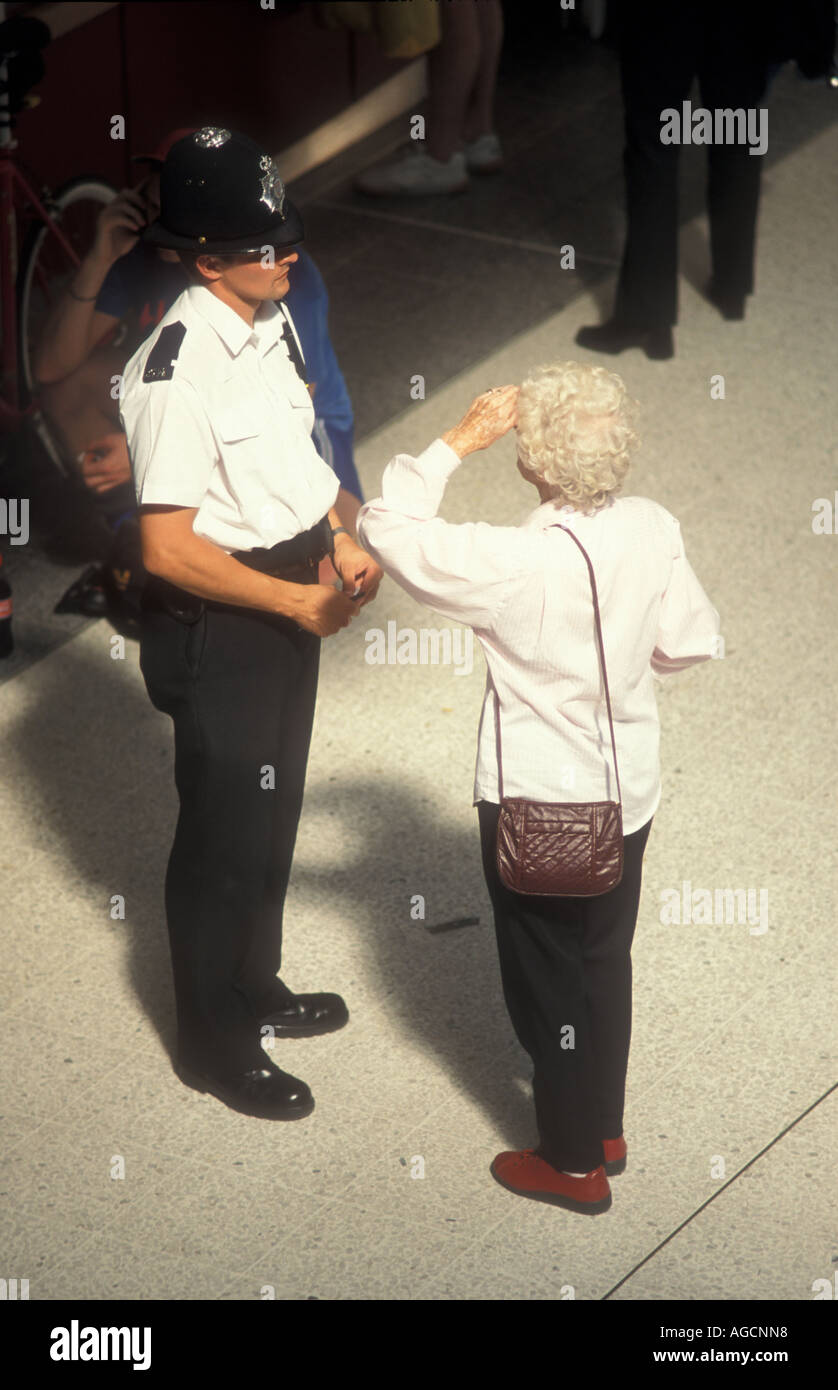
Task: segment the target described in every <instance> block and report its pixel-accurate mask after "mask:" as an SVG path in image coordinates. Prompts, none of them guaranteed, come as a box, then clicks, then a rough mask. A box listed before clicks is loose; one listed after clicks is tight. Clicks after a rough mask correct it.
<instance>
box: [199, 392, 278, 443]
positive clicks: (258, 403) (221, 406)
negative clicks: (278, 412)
mask: <svg viewBox="0 0 838 1390" xmlns="http://www.w3.org/2000/svg"><path fill="white" fill-rule="evenodd" d="M212 415H213V424H214V425H215V429H216V432H217V434H218V438H219V439H220V440H221V441H222V443H224V444H236V443H238V442H239V440H242V439H256V438H257V437H258V436H259V435H260V434H264V433H265V432H266V430H267V428H268V421H267V418H266V411H265V401H264V399H262V398H261V397H260V396H259V395H257V394H256V392H255V391H254V390H253V388H252V387H251V385H250V384H249V383H247V384H245V385H237V384H236V383H235V382H227V383H225V385H224V386H223V387H222V388H221V389H220V390H219V391H218V393H217V395H216V399H215V402H214V408H213V412H212Z"/></svg>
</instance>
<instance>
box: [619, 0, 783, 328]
mask: <svg viewBox="0 0 838 1390" xmlns="http://www.w3.org/2000/svg"><path fill="white" fill-rule="evenodd" d="M617 10H618V16H619V35H620V37H619V45H620V73H621V80H622V92H623V106H624V113H625V135H626V143H625V152H624V156H623V162H624V169H625V180H626V218H627V232H626V243H625V247H624V251H623V258H622V263H621V267H620V277H619V282H618V287H617V298H616V303H615V310H614V312H615V317H617V318H619V319H621V320H623V321H624V322H626V323H628V324H632V325H635V326H637V327H644V328H650V327H664V326H666V325H671V324H674V323H677V320H678V155H679V150H680V146H679V145H677V144H676V145H663V144H661V139H660V136H661V129H662V123H661V115H662V112H663V111H664V110H668V109H674V110H675V111H676V112H678V114H679V116H680V115H681V114H682V103H683V102H685V101H687V100H688V98H689V97H690V94H691V90H692V86H693V81H694V79H695V77H696V76H698V78H699V82H700V90H701V104H702V105H703V106H704V107H706V108H707V109H709V110H711V111H715V110H717V109H718V110H724V109H728V108H729V109H732V110H735V109H738V108H745V109H746V108H748V107H756V106H758V105H759V102H760V100H761V99H762V97H763V96H764V94H765V89H766V82H767V75H768V74H767V68H766V66H765V63H764V62H763V61H762V60H761V59H760V57H759V55H758V52H757V51H756V50H757V47H758V46H757V45H755V42H754V33H755V30H756V27H757V26H758V24H759V9H758V6H754V5H751V6H750V7H744V6H742V5H741V4H736V5H730V4H729V3H728V0H677V3H673V0H622V2H621V3H620V4H619V5H618V7H617ZM681 135H682V137H683V135H684V132H683V129H682V131H681ZM707 153H708V160H709V178H708V193H707V196H708V214H709V219H710V240H711V257H712V262H713V278H714V281H715V283H716V285H717V287H718V288H719V289H720V290H721V291H722V292H723V293H740V294H746V293H750V291H751V290H752V289H753V256H754V239H755V230H756V215H757V204H758V199H759V179H760V168H761V164H762V159H761V157H760V156H757V155H750V154H749V153H748V149H747V146H746V145H718V146H714V145H709V146H708V147H707Z"/></svg>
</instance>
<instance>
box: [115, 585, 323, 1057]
mask: <svg viewBox="0 0 838 1390" xmlns="http://www.w3.org/2000/svg"><path fill="white" fill-rule="evenodd" d="M319 646H320V644H319V639H318V638H316V637H314V636H313V635H312V634H310V633H305V632H300V631H298V630H297V629H296V627H295V626H294V625H293V624H291V623H288V622H287V621H286V620H283V619H275V618H272V617H270V616H268V615H262V614H259V613H254V612H252V611H250V610H244V609H224V610H218V609H210V610H209V611H207V612H206V613H205V614H204V616H203V617H202V618H201V619H200V620H199V621H198V622H197V623H195V624H193V625H191V626H189V625H186V624H182V623H180V622H178V621H177V620H175V619H174V618H172V617H170V616H169V615H168V613H165V612H158V611H153V612H150V611H148V610H146V611H145V612H144V615H143V630H142V636H141V657H140V662H141V668H142V671H143V675H144V677H145V681H146V685H147V688H148V691H149V694H150V696H151V699H152V701H153V703H154V704H155V705H156V706H157V708H158V709H161V710H163V711H165V712H166V713H167V714H169V715H170V716H171V718H172V720H173V722H174V735H175V780H176V784H177V789H178V795H179V798H180V814H179V817H178V824H177V830H176V833H175V839H174V844H173V846H172V851H171V855H170V859H169V866H168V870H167V875H166V914H167V921H168V927H169V939H170V944H171V951H172V967H173V973H174V981H175V995H176V1000H177V1011H178V1048H179V1056H180V1059H181V1060H182V1061H184V1062H186V1063H188V1064H192V1065H199V1066H201V1068H202V1069H204V1070H206V1071H216V1072H224V1071H230V1072H232V1071H235V1070H239V1069H246V1068H248V1067H253V1066H259V1065H261V1064H262V1063H263V1061H264V1058H263V1054H262V1052H261V1049H260V1047H259V1041H258V1040H259V1033H258V998H257V996H264V995H267V994H268V993H269V991H270V990H271V987H272V983H273V979H272V977H273V974H274V971H275V970H276V969H278V968H279V963H280V955H281V939H282V906H283V900H284V895H285V887H286V885H287V881H288V871H289V869H290V863H291V856H292V854H293V846H294V837H295V835H296V828H297V820H298V817H299V813H300V806H301V802H302V795H303V784H304V779H305V768H306V760H307V755H308V740H309V734H310V729H311V719H312V714H313V705H314V699H315V694H316V685H317V662H318V658H319ZM271 781H273V786H271V785H270V782H271Z"/></svg>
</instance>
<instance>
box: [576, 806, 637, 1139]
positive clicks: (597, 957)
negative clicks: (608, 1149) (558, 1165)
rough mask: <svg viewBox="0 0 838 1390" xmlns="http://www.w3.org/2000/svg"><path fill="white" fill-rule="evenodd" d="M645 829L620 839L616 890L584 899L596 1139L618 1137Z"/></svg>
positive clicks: (584, 947) (625, 1068)
mask: <svg viewBox="0 0 838 1390" xmlns="http://www.w3.org/2000/svg"><path fill="white" fill-rule="evenodd" d="M651 826H652V822H651V821H648V822H647V824H646V825H644V826H642V827H641V829H640V830H636V831H635V832H634V833H633V834H631V835H627V836H626V837H625V840H624V842H623V876H622V879H621V880H620V882H619V883H618V884H617V886H616V888H613V889H612V890H611V892H610V893H603V894H602V896H601V897H598V898H588V899H586V900H585V917H586V924H585V933H584V941H583V949H582V956H583V964H584V971H585V985H586V992H587V999H588V1016H589V1019H590V1027H591V1041H592V1046H593V1059H594V1073H595V1081H594V1089H595V1097H596V1120H597V1126H598V1133H599V1135H600V1138H601V1139H619V1138H620V1136H621V1135H622V1133H623V1107H624V1104H625V1094H626V1072H627V1069H628V1057H629V1047H630V1044H631V985H632V966H631V945H632V941H633V940H634V929H635V924H636V922H637V908H638V904H639V902H640V885H641V879H642V871H643V854H644V851H645V849H646V842H647V840H648V838H649V831H650V829H651Z"/></svg>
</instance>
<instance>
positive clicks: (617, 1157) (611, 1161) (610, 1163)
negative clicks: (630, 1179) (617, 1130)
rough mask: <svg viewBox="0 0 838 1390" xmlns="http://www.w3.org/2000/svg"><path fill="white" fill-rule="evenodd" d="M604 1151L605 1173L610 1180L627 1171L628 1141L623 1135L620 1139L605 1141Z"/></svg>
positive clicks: (603, 1142)
mask: <svg viewBox="0 0 838 1390" xmlns="http://www.w3.org/2000/svg"><path fill="white" fill-rule="evenodd" d="M602 1151H603V1153H604V1154H605V1171H606V1173H607V1174H608V1176H609V1178H615V1177H616V1176H617V1174H618V1173H624V1172H625V1171H626V1153H627V1152H628V1150H627V1149H626V1141H625V1139H624V1138H623V1136H622V1134H621V1135H620V1137H619V1139H603V1141H602Z"/></svg>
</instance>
